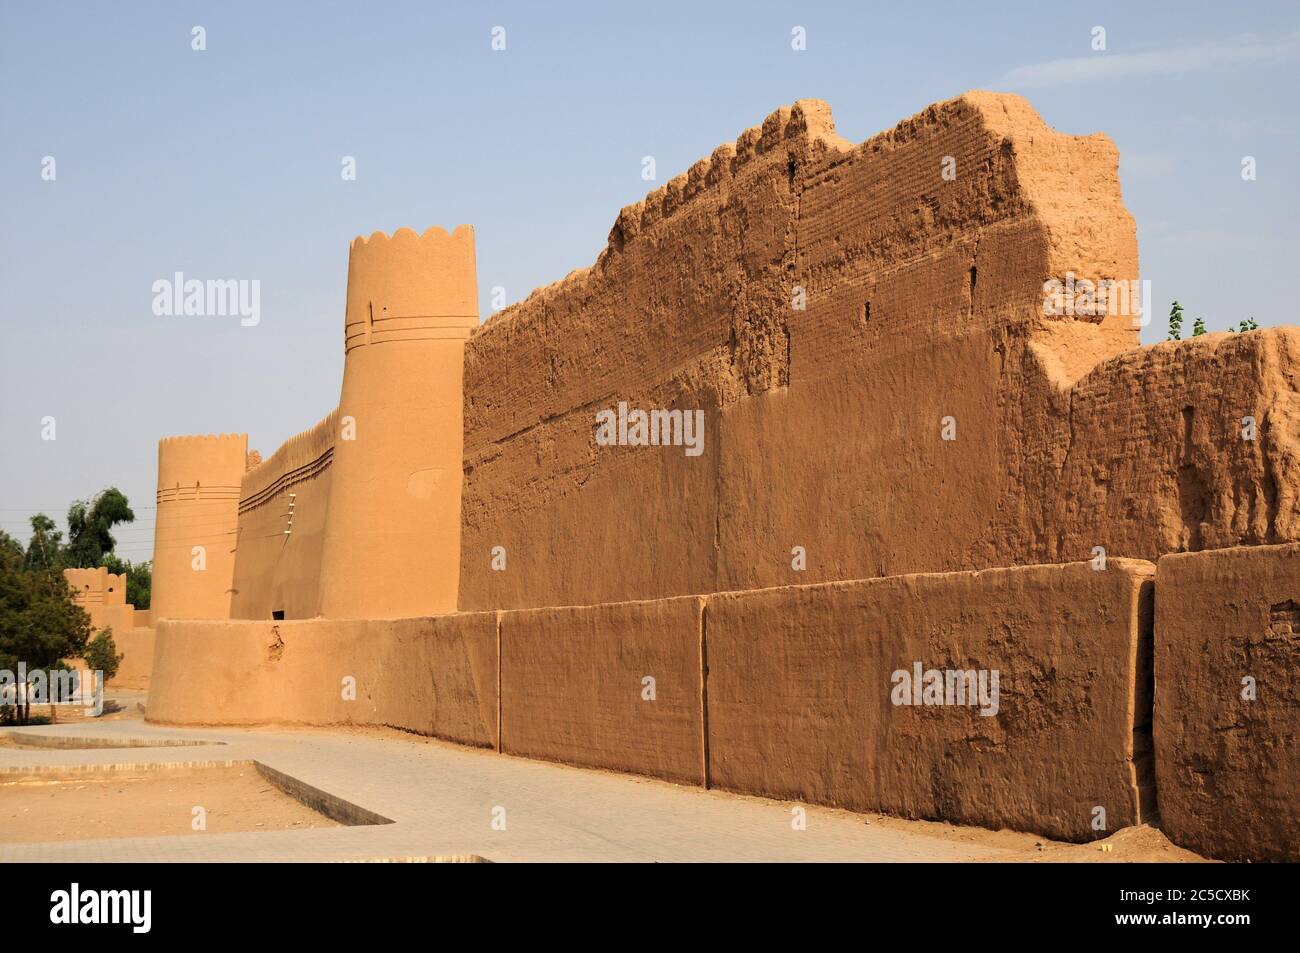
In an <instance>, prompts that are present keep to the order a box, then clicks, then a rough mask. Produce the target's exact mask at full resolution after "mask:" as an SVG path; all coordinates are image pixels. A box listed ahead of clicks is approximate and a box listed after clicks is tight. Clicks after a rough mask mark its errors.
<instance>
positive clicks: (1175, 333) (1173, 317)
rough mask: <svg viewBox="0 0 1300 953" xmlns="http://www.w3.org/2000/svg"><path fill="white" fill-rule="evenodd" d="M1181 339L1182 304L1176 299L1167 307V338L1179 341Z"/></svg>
mask: <svg viewBox="0 0 1300 953" xmlns="http://www.w3.org/2000/svg"><path fill="white" fill-rule="evenodd" d="M1182 339H1183V306H1182V305H1181V304H1179V303H1178V302H1177V301H1175V302H1174V304H1173V307H1171V308H1170V309H1169V340H1171V341H1181V340H1182Z"/></svg>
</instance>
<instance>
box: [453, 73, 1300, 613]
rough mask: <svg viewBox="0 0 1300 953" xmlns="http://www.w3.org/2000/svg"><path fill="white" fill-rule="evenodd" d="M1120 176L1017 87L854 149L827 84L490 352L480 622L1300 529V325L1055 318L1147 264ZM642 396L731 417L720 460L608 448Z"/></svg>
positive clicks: (475, 431)
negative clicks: (1082, 289) (1145, 328)
mask: <svg viewBox="0 0 1300 953" xmlns="http://www.w3.org/2000/svg"><path fill="white" fill-rule="evenodd" d="M949 158H950V159H951V160H952V161H953V163H954V165H953V168H954V169H955V178H953V179H951V180H946V179H945V178H944V177H943V174H942V173H943V169H944V163H945V159H949ZM1117 163H1118V154H1117V152H1116V150H1115V148H1114V146H1113V145H1112V144H1111V143H1110V142H1109V140H1107V139H1106V138H1105V137H1104V136H1100V135H1094V136H1087V137H1074V136H1067V135H1062V134H1059V133H1056V132H1054V131H1053V130H1051V129H1050V128H1049V127H1047V126H1046V125H1045V124H1044V123H1043V122H1042V120H1041V119H1040V118H1039V117H1038V116H1037V114H1036V113H1034V111H1033V110H1032V109H1031V108H1030V107H1029V106H1028V104H1027V103H1025V102H1024V101H1023V100H1022V99H1020V98H1019V97H1015V96H1004V95H994V94H986V93H972V94H967V95H966V96H963V97H959V98H958V99H956V100H952V101H950V102H946V103H941V104H938V105H936V106H932V107H930V108H929V109H927V110H926V111H925V112H923V113H921V114H920V115H918V116H915V117H913V118H912V119H909V120H906V121H905V122H903V123H901V124H900V125H899V126H898V127H897V128H895V129H894V130H891V131H889V132H887V133H883V134H881V135H880V136H877V137H875V138H873V139H870V140H868V141H867V142H864V143H862V144H861V145H856V146H855V145H852V144H850V143H847V142H846V141H844V140H843V139H841V138H839V137H838V136H837V135H836V134H835V133H834V127H833V124H832V122H831V120H830V115H829V110H828V109H827V107H826V106H825V105H824V104H821V103H817V102H812V101H803V102H800V103H797V104H796V105H795V106H794V107H793V108H791V109H785V110H781V111H779V112H777V113H774V114H773V115H772V116H770V117H768V120H767V121H766V122H765V123H764V124H763V126H762V128H761V130H751V131H749V132H747V133H746V134H745V135H743V136H742V137H741V138H740V139H739V140H738V141H737V142H736V144H735V145H734V146H727V147H723V148H722V149H720V150H718V151H717V152H715V153H714V155H713V156H712V157H711V158H710V159H709V160H706V161H704V162H701V163H697V165H696V166H693V167H692V168H691V170H690V172H689V173H688V174H686V175H684V176H679V177H678V178H677V179H674V180H673V181H672V182H670V183H669V184H668V185H667V186H665V187H664V188H662V189H660V190H659V191H657V192H655V193H653V194H652V195H651V196H649V197H648V198H647V199H646V200H645V201H644V202H642V203H638V204H637V205H635V206H631V207H629V208H627V209H624V210H623V212H622V213H621V214H620V216H619V218H618V221H617V223H616V224H615V226H614V229H613V230H612V232H611V235H610V241H609V247H608V248H607V249H606V250H605V252H603V253H602V254H601V256H600V258H599V259H598V261H597V262H596V264H595V265H594V266H593V267H592V268H589V269H584V270H582V271H579V272H576V273H574V274H573V275H570V276H569V277H568V278H566V279H565V280H564V281H562V282H560V283H558V284H556V285H552V286H550V287H548V288H544V289H541V290H540V291H537V292H535V293H534V294H533V295H532V296H531V297H530V298H528V299H527V300H526V301H524V302H522V303H521V304H518V305H516V306H514V307H511V308H508V309H506V310H505V311H503V312H501V313H499V314H497V315H495V316H493V317H492V318H490V319H489V320H488V322H487V323H486V324H485V325H484V326H483V328H482V329H481V330H480V331H479V332H478V333H476V334H475V335H474V337H473V338H471V339H470V341H469V342H468V344H467V346H466V354H465V381H466V402H465V448H466V449H465V488H464V500H463V522H464V525H463V530H462V539H463V546H462V555H461V593H460V608H461V609H463V610H474V609H487V608H522V607H530V606H545V605H566V604H586V603H590V602H594V601H602V602H603V601H620V600H628V599H638V598H662V597H668V596H673V595H682V594H688V593H693V592H713V591H727V590H734V589H749V588H762V587H772V586H779V585H788V584H791V583H805V582H815V581H833V580H836V579H852V578H864V577H870V576H887V575H896V574H901V573H910V572H922V571H948V570H956V569H970V568H985V567H996V566H1005V565H1014V564H1024V563H1036V562H1062V561H1070V560H1076V559H1086V558H1090V556H1091V554H1092V550H1093V548H1094V547H1096V546H1103V547H1105V548H1106V549H1107V551H1108V553H1109V554H1110V555H1111V556H1130V557H1136V558H1144V559H1156V558H1158V557H1159V556H1161V555H1163V554H1164V553H1167V552H1174V551H1179V550H1181V549H1188V548H1197V547H1199V546H1211V545H1214V546H1224V545H1235V544H1239V543H1263V542H1271V541H1279V540H1288V539H1296V538H1300V502H1298V501H1297V497H1296V493H1297V487H1298V486H1300V463H1298V462H1300V401H1298V400H1297V398H1296V394H1297V390H1298V385H1297V379H1298V377H1300V375H1298V374H1297V361H1300V331H1297V330H1296V329H1293V328H1287V329H1276V330H1272V331H1267V332H1253V333H1251V334H1249V335H1240V336H1233V335H1226V334H1224V335H1208V336H1206V337H1205V338H1198V339H1197V340H1195V341H1189V342H1183V343H1171V344H1168V345H1158V346H1156V347H1153V348H1141V349H1139V348H1138V329H1137V326H1136V324H1135V319H1134V316H1132V315H1122V314H1106V315H1105V316H1100V315H1087V316H1077V315H1076V316H1074V317H1071V316H1068V315H1067V316H1049V315H1046V314H1044V297H1045V295H1044V283H1045V282H1046V281H1048V280H1051V279H1058V280H1064V279H1065V277H1066V276H1067V275H1069V274H1073V275H1075V276H1077V277H1079V278H1085V277H1086V278H1089V279H1092V280H1101V279H1117V280H1120V281H1130V280H1135V279H1137V277H1138V262H1137V246H1136V239H1135V231H1134V226H1133V221H1132V218H1131V217H1130V216H1129V214H1128V212H1127V211H1126V210H1125V208H1124V206H1123V202H1122V198H1121V195H1120V189H1119V183H1118V179H1117V177H1116V167H1117ZM800 289H802V291H803V292H804V293H805V295H806V301H805V302H804V303H805V304H806V307H805V309H804V310H798V309H797V308H796V307H795V306H794V299H795V296H796V295H797V293H798V292H799V290H800ZM620 402H626V404H627V405H628V407H630V408H676V409H683V410H689V409H693V408H698V409H702V410H703V412H704V415H705V428H704V449H703V453H702V454H701V455H699V456H695V457H692V456H688V455H686V454H685V453H684V452H683V450H682V448H680V447H626V446H618V447H599V446H596V444H595V441H594V440H593V429H594V414H595V412H596V411H599V410H601V409H608V408H615V407H617V406H618V404H619V403H620ZM1247 416H1251V417H1253V418H1254V419H1255V420H1256V421H1257V422H1259V423H1260V425H1261V428H1262V430H1261V434H1260V436H1259V438H1258V439H1256V440H1253V441H1246V440H1243V439H1241V438H1240V437H1239V436H1238V433H1237V431H1238V430H1239V428H1240V427H1241V421H1242V419H1243V418H1244V417H1247ZM945 418H951V421H952V424H953V434H954V436H955V438H956V439H953V440H945V439H943V432H942V431H943V423H944V420H945ZM1263 431H1267V433H1264V432H1263ZM639 527H653V528H654V531H653V532H642V531H639V530H638V529H636V528H639ZM794 546H802V547H804V549H805V551H806V553H807V569H806V571H805V572H802V573H794V572H791V568H790V563H791V549H792V547H794ZM494 547H502V548H503V549H504V550H505V552H506V554H507V558H508V563H507V569H506V571H504V572H502V571H496V570H494V569H493V566H492V555H491V554H492V551H493V549H494Z"/></svg>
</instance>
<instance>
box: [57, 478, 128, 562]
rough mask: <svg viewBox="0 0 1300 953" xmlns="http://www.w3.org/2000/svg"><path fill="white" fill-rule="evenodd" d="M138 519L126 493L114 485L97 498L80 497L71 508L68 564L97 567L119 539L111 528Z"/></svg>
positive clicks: (69, 509)
mask: <svg viewBox="0 0 1300 953" xmlns="http://www.w3.org/2000/svg"><path fill="white" fill-rule="evenodd" d="M134 521H135V513H133V512H131V506H130V504H129V503H128V502H127V499H126V494H124V493H123V492H122V491H121V490H119V489H118V488H117V487H115V486H110V487H109V488H108V489H107V490H105V491H104V492H102V493H100V494H99V495H98V496H96V497H95V498H94V499H93V500H78V501H77V502H75V503H73V504H72V506H70V507H68V547H67V555H66V560H67V565H69V566H74V567H78V568H94V567H95V566H99V565H101V564H102V563H103V560H104V554H105V553H111V552H112V551H113V547H114V546H115V545H116V544H117V541H116V540H114V539H113V534H112V532H111V530H112V529H113V527H114V526H116V525H117V524H118V523H131V522H134Z"/></svg>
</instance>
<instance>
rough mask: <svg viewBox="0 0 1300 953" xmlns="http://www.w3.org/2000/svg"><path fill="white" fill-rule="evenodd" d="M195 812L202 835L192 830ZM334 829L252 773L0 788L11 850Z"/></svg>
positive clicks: (146, 774)
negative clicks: (57, 843)
mask: <svg viewBox="0 0 1300 953" xmlns="http://www.w3.org/2000/svg"><path fill="white" fill-rule="evenodd" d="M195 807H202V808H204V809H205V810H206V812H207V816H206V825H207V829H206V831H196V830H194V829H193V826H192V821H193V819H194V813H193V812H194V808H195ZM338 826H340V825H338V824H336V823H335V822H334V821H331V820H330V819H329V818H327V817H323V816H322V815H320V814H317V813H316V812H315V811H313V810H311V809H310V808H308V807H306V806H305V805H303V804H301V803H299V802H298V801H296V800H294V799H293V798H291V797H289V796H288V795H287V794H284V793H283V792H282V791H280V790H279V789H277V788H275V787H273V786H272V785H271V784H270V782H268V781H267V780H266V779H265V778H263V777H262V776H261V775H260V774H258V773H257V771H256V770H255V769H254V768H251V767H234V768H226V767H220V768H200V769H194V770H186V771H166V772H159V771H142V772H140V773H138V774H133V775H121V776H118V775H115V776H114V777H111V778H103V779H87V778H78V779H77V780H75V781H21V782H12V783H8V784H0V841H5V842H8V843H15V844H25V843H37V842H42V841H49V840H68V841H75V840H95V839H101V838H119V837H157V836H164V835H175V834H201V833H230V832H232V831H270V830H306V829H308V828H319V827H338Z"/></svg>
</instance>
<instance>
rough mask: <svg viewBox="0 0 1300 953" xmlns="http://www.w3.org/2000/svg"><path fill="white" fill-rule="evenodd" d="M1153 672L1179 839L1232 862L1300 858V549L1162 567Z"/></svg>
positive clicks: (1164, 779)
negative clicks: (1248, 681) (1299, 795)
mask: <svg viewBox="0 0 1300 953" xmlns="http://www.w3.org/2000/svg"><path fill="white" fill-rule="evenodd" d="M1155 670H1156V697H1155V746H1156V780H1157V785H1158V789H1159V792H1160V822H1161V827H1162V828H1163V829H1164V831H1165V832H1166V833H1167V834H1168V835H1169V837H1170V839H1172V840H1173V841H1174V842H1175V843H1176V844H1178V845H1180V846H1182V847H1186V848H1188V849H1189V850H1195V851H1198V852H1200V853H1204V854H1208V855H1210V856H1212V857H1218V858H1222V859H1224V860H1289V861H1295V860H1300V804H1298V803H1297V791H1300V680H1298V679H1297V673H1298V672H1300V546H1298V545H1295V544H1289V545H1281V546H1257V547H1238V548H1233V549H1222V550H1217V551H1212V552H1203V553H1185V554H1179V555H1173V556H1166V557H1164V558H1163V559H1161V560H1160V562H1159V564H1158V569H1157V573H1156V629H1155ZM1245 679H1251V680H1253V682H1252V683H1250V684H1248V683H1246V682H1245V681H1244V680H1245ZM1252 690H1253V695H1254V697H1253V698H1250V697H1245V696H1246V695H1250V694H1251V693H1252Z"/></svg>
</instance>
